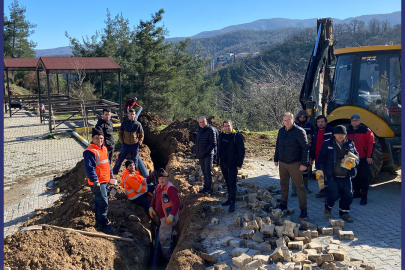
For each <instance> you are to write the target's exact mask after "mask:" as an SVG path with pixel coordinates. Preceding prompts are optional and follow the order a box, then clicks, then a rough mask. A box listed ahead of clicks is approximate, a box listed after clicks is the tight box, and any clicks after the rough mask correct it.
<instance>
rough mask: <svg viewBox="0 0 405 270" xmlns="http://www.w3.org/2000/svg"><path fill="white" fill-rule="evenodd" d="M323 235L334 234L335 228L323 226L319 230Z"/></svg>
mask: <svg viewBox="0 0 405 270" xmlns="http://www.w3.org/2000/svg"><path fill="white" fill-rule="evenodd" d="M319 231H320V232H321V233H322V234H323V235H331V234H333V228H326V227H322V228H320V230H319Z"/></svg>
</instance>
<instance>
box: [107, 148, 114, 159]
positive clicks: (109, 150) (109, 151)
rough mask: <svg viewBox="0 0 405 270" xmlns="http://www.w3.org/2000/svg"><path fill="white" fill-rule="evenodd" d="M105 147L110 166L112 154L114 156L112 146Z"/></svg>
mask: <svg viewBox="0 0 405 270" xmlns="http://www.w3.org/2000/svg"><path fill="white" fill-rule="evenodd" d="M106 147H107V155H108V160H109V161H110V164H111V163H112V157H113V154H114V146H108V145H106Z"/></svg>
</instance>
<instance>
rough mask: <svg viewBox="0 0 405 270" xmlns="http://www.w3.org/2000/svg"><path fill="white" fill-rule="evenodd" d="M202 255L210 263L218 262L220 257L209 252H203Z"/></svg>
mask: <svg viewBox="0 0 405 270" xmlns="http://www.w3.org/2000/svg"><path fill="white" fill-rule="evenodd" d="M200 257H201V258H202V259H204V260H206V261H208V262H210V263H217V262H218V259H217V258H216V257H214V256H212V255H209V254H207V253H204V252H201V254H200Z"/></svg>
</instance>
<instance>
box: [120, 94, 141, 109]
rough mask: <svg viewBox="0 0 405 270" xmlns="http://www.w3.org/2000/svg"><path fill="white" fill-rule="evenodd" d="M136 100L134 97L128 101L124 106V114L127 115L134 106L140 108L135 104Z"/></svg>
mask: <svg viewBox="0 0 405 270" xmlns="http://www.w3.org/2000/svg"><path fill="white" fill-rule="evenodd" d="M137 100H138V99H137V98H136V97H134V98H130V99H128V101H127V102H126V103H125V105H124V113H129V110H130V109H132V108H133V107H134V106H136V107H139V108H140V107H141V105H139V104H138V103H136V101H137Z"/></svg>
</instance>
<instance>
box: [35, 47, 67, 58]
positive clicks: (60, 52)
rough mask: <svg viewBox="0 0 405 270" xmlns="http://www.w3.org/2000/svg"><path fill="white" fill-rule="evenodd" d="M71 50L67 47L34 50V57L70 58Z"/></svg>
mask: <svg viewBox="0 0 405 270" xmlns="http://www.w3.org/2000/svg"><path fill="white" fill-rule="evenodd" d="M71 55H72V50H71V49H70V47H69V46H66V47H59V48H54V49H43V50H35V57H41V56H71Z"/></svg>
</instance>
